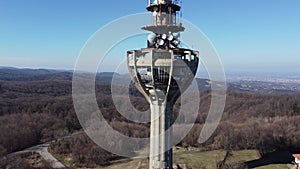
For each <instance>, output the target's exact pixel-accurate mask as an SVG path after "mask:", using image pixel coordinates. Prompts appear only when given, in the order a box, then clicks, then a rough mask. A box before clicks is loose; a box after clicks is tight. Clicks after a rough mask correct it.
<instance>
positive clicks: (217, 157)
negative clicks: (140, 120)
mask: <svg viewBox="0 0 300 169" xmlns="http://www.w3.org/2000/svg"><path fill="white" fill-rule="evenodd" d="M225 154H226V151H224V150H216V151H198V150H192V151H186V150H184V149H183V148H179V149H177V150H175V151H174V164H187V165H188V166H189V167H191V168H192V169H202V168H205V169H215V168H216V162H217V161H221V160H223V158H224V156H225ZM60 159H61V160H62V162H63V163H65V164H67V165H66V166H72V164H70V160H66V158H62V157H60ZM255 159H259V154H258V152H257V151H256V150H242V151H233V152H232V155H231V156H230V157H229V158H228V162H239V161H242V162H245V161H251V160H255ZM141 161H143V164H145V166H148V161H147V160H146V159H123V160H118V161H112V164H111V165H110V166H106V167H98V169H120V168H121V169H132V168H137V166H138V164H139V163H140V162H141ZM146 168H147V167H146ZM290 168H291V166H288V165H287V164H280V165H279V164H276V165H267V166H262V167H257V168H255V169H290Z"/></svg>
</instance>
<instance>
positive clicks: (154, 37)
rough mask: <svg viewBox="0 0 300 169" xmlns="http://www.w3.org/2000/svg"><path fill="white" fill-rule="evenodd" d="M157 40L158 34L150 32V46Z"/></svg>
mask: <svg viewBox="0 0 300 169" xmlns="http://www.w3.org/2000/svg"><path fill="white" fill-rule="evenodd" d="M155 40H156V34H155V33H150V34H149V35H148V47H151V46H153V45H154V42H155Z"/></svg>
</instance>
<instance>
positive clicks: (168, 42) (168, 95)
mask: <svg viewBox="0 0 300 169" xmlns="http://www.w3.org/2000/svg"><path fill="white" fill-rule="evenodd" d="M146 9H147V10H148V11H150V12H152V15H153V23H152V25H149V26H144V27H142V29H143V30H147V31H150V32H151V33H150V34H149V36H148V40H147V48H143V49H140V50H130V51H127V66H128V70H129V73H130V75H131V79H132V81H133V82H134V84H135V86H136V87H137V89H138V90H139V91H140V92H141V93H142V94H143V95H144V96H145V98H146V99H147V101H148V102H149V104H150V109H151V127H150V160H149V169H172V168H173V166H172V165H173V164H172V161H173V153H172V133H173V131H172V124H173V105H174V104H175V102H176V100H177V99H178V98H179V97H180V95H181V94H182V93H183V92H184V91H185V90H186V89H187V88H188V87H189V85H190V84H191V82H192V81H193V79H194V77H195V74H196V72H197V68H198V63H199V52H198V51H193V50H191V49H185V48H180V40H179V38H180V32H183V31H184V30H185V28H184V27H183V25H182V23H181V18H180V16H179V14H180V9H181V7H180V5H179V1H178V0H154V1H152V0H148V6H147V8H146Z"/></svg>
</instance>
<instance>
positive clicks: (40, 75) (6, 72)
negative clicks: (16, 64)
mask: <svg viewBox="0 0 300 169" xmlns="http://www.w3.org/2000/svg"><path fill="white" fill-rule="evenodd" d="M113 77H116V79H117V81H118V83H120V84H125V85H127V84H126V83H127V82H128V79H129V78H130V77H129V75H128V74H125V75H121V74H118V73H115V72H101V73H98V74H97V76H96V81H97V82H99V83H103V84H109V83H111V81H112V79H113ZM72 79H73V72H72V71H66V70H51V69H18V68H13V67H0V81H16V82H21V81H24V82H26V81H72ZM196 81H197V83H198V87H199V90H200V91H207V90H210V88H211V82H210V80H208V79H200V78H197V79H196ZM227 87H228V90H231V91H239V92H256V93H293V92H300V85H299V84H298V83H296V82H289V81H287V82H285V81H284V82H276V81H261V80H260V81H258V80H256V79H255V78H252V79H251V80H235V81H230V82H229V83H228V84H227Z"/></svg>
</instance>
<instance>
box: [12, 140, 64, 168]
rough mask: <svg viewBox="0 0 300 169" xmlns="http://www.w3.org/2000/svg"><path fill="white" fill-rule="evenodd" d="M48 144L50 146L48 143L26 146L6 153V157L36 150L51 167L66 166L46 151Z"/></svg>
mask: <svg viewBox="0 0 300 169" xmlns="http://www.w3.org/2000/svg"><path fill="white" fill-rule="evenodd" d="M49 146H50V143H45V144H40V145H37V146H34V147H30V148H27V149H25V150H22V151H18V152H14V153H11V154H9V155H7V156H6V157H7V158H10V157H13V156H16V155H20V154H24V153H32V152H36V153H39V154H40V155H41V157H42V158H43V159H44V160H45V161H46V162H48V163H49V164H50V165H51V167H52V168H54V169H66V167H65V166H64V165H63V164H62V163H61V162H60V161H58V160H57V159H56V158H55V157H53V155H52V154H51V153H49V151H48V147H49Z"/></svg>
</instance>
